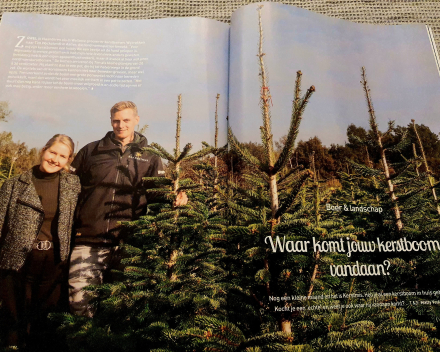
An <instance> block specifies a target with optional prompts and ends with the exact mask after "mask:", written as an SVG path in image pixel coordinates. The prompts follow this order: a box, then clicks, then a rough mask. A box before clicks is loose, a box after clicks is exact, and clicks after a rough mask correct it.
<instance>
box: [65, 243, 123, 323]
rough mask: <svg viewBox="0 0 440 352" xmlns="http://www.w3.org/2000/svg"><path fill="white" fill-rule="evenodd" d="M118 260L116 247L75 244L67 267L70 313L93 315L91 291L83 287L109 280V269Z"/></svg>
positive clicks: (118, 255) (117, 262) (110, 277)
mask: <svg viewBox="0 0 440 352" xmlns="http://www.w3.org/2000/svg"><path fill="white" fill-rule="evenodd" d="M120 261H121V258H120V250H119V248H118V247H90V246H85V245H77V246H75V247H74V248H73V251H72V254H71V257H70V268H69V304H70V311H71V313H72V314H75V315H81V316H86V317H93V315H94V314H95V311H96V306H94V305H92V304H90V300H91V299H92V298H93V293H92V292H88V291H87V290H84V288H85V287H86V286H89V285H100V284H102V283H104V282H111V281H112V274H111V269H118V268H119V265H120Z"/></svg>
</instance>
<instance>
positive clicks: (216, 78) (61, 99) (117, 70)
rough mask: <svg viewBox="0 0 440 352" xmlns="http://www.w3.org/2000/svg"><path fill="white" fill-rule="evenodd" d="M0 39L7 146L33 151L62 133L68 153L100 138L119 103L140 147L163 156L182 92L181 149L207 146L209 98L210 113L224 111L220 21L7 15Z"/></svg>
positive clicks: (224, 42)
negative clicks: (140, 134)
mask: <svg viewBox="0 0 440 352" xmlns="http://www.w3.org/2000/svg"><path fill="white" fill-rule="evenodd" d="M0 35H1V54H0V63H1V66H0V67H1V68H0V81H1V86H0V101H2V104H4V105H3V106H4V110H7V111H11V113H10V115H9V116H8V117H7V118H6V120H7V122H5V123H3V122H2V125H1V129H2V130H3V131H7V132H11V133H12V137H13V140H14V141H21V142H25V143H26V145H27V146H28V147H29V148H34V147H35V148H41V147H42V146H44V144H45V143H46V141H47V140H48V139H49V138H50V137H52V135H54V134H55V133H64V134H68V135H69V136H71V137H72V139H73V140H74V141H75V143H77V146H76V148H77V150H78V149H79V148H81V147H83V146H84V145H85V144H87V143H89V142H92V141H95V140H98V139H101V138H102V137H103V136H104V135H105V133H106V132H107V131H109V130H110V129H111V126H110V123H109V121H110V119H109V117H110V112H109V111H110V108H111V107H112V106H113V105H114V104H115V103H117V102H119V101H125V100H129V101H133V102H134V103H135V104H136V105H137V107H138V112H139V116H140V122H139V125H140V127H142V126H144V125H148V128H147V129H146V130H145V135H146V137H147V138H148V140H149V141H150V143H151V142H157V143H160V144H161V145H162V146H163V147H164V148H166V149H167V150H169V149H171V148H172V147H173V146H174V132H175V121H176V112H177V97H178V95H179V94H182V118H183V122H182V134H181V136H182V137H181V138H182V141H181V142H182V145H185V144H186V143H189V142H191V143H192V144H193V148H194V149H195V150H198V149H200V148H201V142H202V141H204V140H206V141H207V142H208V143H213V139H214V117H213V116H214V110H215V104H216V95H217V94H220V95H221V99H220V100H219V113H222V114H225V113H224V111H226V106H227V68H228V26H227V25H226V24H223V23H220V22H217V21H213V20H207V19H202V18H186V19H184V18H180V19H160V20H148V21H144V20H133V21H125V20H113V19H103V18H94V19H90V18H75V17H64V16H50V15H37V14H20V13H7V14H5V15H4V16H3V19H2V23H1V34H0ZM5 104H6V105H5ZM223 130H224V128H223ZM221 137H222V138H223V140H225V137H224V133H222V135H221ZM223 143H224V142H223Z"/></svg>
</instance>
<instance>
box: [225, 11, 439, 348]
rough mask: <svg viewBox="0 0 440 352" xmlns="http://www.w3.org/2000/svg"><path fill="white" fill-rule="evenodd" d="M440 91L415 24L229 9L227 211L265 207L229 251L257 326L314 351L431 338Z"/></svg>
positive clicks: (413, 344)
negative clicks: (231, 193) (232, 169)
mask: <svg viewBox="0 0 440 352" xmlns="http://www.w3.org/2000/svg"><path fill="white" fill-rule="evenodd" d="M439 93H440V77H439V74H438V70H437V67H436V63H435V58H434V55H433V52H432V49H431V46H430V42H429V37H428V33H427V30H426V28H425V26H423V25H402V26H384V25H382V26H378V25H367V24H357V23H351V22H348V21H344V20H339V19H335V18H330V17H326V16H323V15H319V14H316V13H312V12H309V11H307V10H303V9H299V8H295V7H292V6H287V5H282V4H273V3H263V4H252V5H248V6H245V7H243V8H241V9H239V10H237V11H236V12H235V13H234V15H233V17H232V21H231V35H230V81H229V94H230V95H229V96H230V99H229V127H230V130H229V145H230V148H231V149H232V150H233V151H234V152H235V153H236V154H237V155H238V156H239V158H241V159H242V160H244V161H245V166H240V167H241V172H242V173H244V174H245V176H244V177H241V178H240V177H239V176H237V180H236V182H237V187H238V188H243V189H245V190H246V192H247V194H249V197H250V198H249V199H248V201H247V202H244V201H243V200H237V204H239V205H241V206H242V207H246V206H248V207H249V206H251V205H252V207H253V210H258V211H260V210H261V207H262V204H266V205H265V207H266V209H268V208H269V211H266V213H265V217H260V219H258V218H257V219H254V220H253V223H252V221H251V222H247V223H245V225H246V226H247V228H248V229H249V231H251V232H252V233H253V234H254V238H253V239H251V240H249V241H248V242H246V243H245V244H244V243H241V246H242V250H243V251H244V253H247V254H248V255H249V256H248V263H249V264H248V268H247V269H248V271H249V275H250V274H251V273H253V275H254V280H251V281H250V282H249V283H248V286H247V287H248V289H249V290H250V291H252V294H253V297H254V300H255V302H254V303H255V304H260V306H261V307H262V312H263V313H262V314H261V319H262V321H264V322H266V323H267V324H268V326H278V328H279V330H280V331H283V332H286V333H290V332H292V333H295V336H296V337H295V338H298V340H297V341H298V344H300V341H302V342H303V343H304V344H312V346H314V348H316V350H318V351H342V350H344V351H345V350H347V351H348V350H362V351H363V350H365V351H367V350H368V351H373V350H376V349H378V348H379V349H380V350H382V348H384V350H388V349H389V350H396V351H406V350H418V349H421V348H429V347H428V346H433V345H432V344H436V343H437V342H434V341H437V340H435V336H436V335H435V332H434V331H435V330H436V326H437V324H438V320H437V318H436V316H437V312H438V309H439V308H438V304H439V303H440V300H439V294H440V291H439V285H438V280H437V277H438V274H439V273H438V270H439V266H438V259H439V250H440V247H439V244H440V242H439V240H440V239H439V233H440V232H439V227H438V226H439V223H438V221H439V216H440V207H439V204H438V193H439V189H438V180H439V177H440V169H439V168H438V165H439V161H440V159H439V151H440V149H439V147H440V141H439V137H438V133H439V130H440V120H439V119H438V116H439V112H440V101H439V99H438V96H439ZM260 126H261V127H260ZM263 189H264V190H265V192H266V194H264V196H265V197H263V193H262V192H263ZM258 200H259V202H260V203H259V202H258ZM264 224H266V227H265V229H266V230H265V231H263V230H262V228H263V225H264ZM269 224H270V226H269ZM268 228H269V230H268ZM262 253H265V254H262ZM271 324H273V325H271ZM422 326H425V327H428V326H429V329H431V330H430V331H431V332H428V331H427V330H425V329H424V328H422ZM268 329H269V328H268ZM403 331H406V332H408V335H404V334H403ZM417 334H421V335H423V336H424V337H423V339H424V342H420V340H419V341H416V340H415V339H416V338H415V336H416V335H417ZM421 335H420V336H421ZM425 345H426V346H425ZM385 347H386V348H385Z"/></svg>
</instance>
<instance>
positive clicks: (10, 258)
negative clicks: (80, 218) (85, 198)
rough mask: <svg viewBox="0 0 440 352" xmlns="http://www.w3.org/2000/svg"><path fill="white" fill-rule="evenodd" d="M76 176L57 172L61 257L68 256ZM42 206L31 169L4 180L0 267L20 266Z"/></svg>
mask: <svg viewBox="0 0 440 352" xmlns="http://www.w3.org/2000/svg"><path fill="white" fill-rule="evenodd" d="M80 191H81V186H80V183H79V178H78V177H77V176H75V175H71V174H68V173H66V172H60V189H59V218H58V238H59V241H60V256H61V261H65V260H67V258H68V256H69V251H70V239H71V229H72V221H73V215H74V212H75V206H76V201H77V199H78V194H79V192H80ZM43 218H44V210H43V207H42V205H41V201H40V198H39V197H38V194H37V191H36V189H35V186H34V184H33V182H32V169H31V170H29V171H26V172H25V173H23V174H22V175H20V176H17V177H14V178H12V179H9V180H6V181H5V183H3V185H2V187H1V190H0V230H1V232H0V269H7V270H19V269H20V268H21V267H22V266H23V265H24V263H25V261H26V257H27V256H28V254H29V253H30V252H31V251H32V245H33V243H34V242H35V239H36V238H37V236H38V233H39V231H40V227H41V225H42V223H43Z"/></svg>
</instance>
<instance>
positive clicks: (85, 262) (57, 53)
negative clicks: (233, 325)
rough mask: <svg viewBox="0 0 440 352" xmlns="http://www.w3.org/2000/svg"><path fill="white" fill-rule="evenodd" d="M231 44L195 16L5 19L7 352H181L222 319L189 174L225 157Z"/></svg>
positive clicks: (1, 129)
mask: <svg viewBox="0 0 440 352" xmlns="http://www.w3.org/2000/svg"><path fill="white" fill-rule="evenodd" d="M228 40H229V26H228V25H227V24H224V23H220V22H217V21H214V20H209V19H203V18H172V19H160V20H145V21H144V20H139V21H138V20H136V21H125V20H114V19H102V18H75V17H63V16H47V15H37V14H19V13H11V14H4V15H3V18H2V23H1V27H0V167H1V169H0V186H1V189H0V204H1V205H0V208H1V209H0V350H1V351H3V350H4V348H6V350H8V351H10V350H26V351H57V352H58V351H95V352H96V351H121V352H122V351H133V352H134V351H141V350H153V349H155V348H163V349H171V350H175V347H176V346H182V347H184V346H186V343H187V342H188V341H186V340H188V339H189V338H190V336H191V334H192V332H191V331H190V330H191V328H192V327H191V326H188V325H185V324H187V323H188V322H189V321H192V320H194V317H195V316H198V315H202V316H206V314H201V313H204V312H205V310H206V311H207V312H220V313H221V314H223V312H224V308H223V307H222V308H221V309H220V308H219V307H220V306H219V305H218V299H217V297H213V292H216V295H218V296H221V303H222V306H224V305H225V302H226V299H225V288H224V287H223V286H220V285H219V284H218V282H220V279H221V280H222V282H224V275H220V276H219V275H218V273H222V272H223V271H221V270H218V269H216V266H215V265H214V264H213V263H212V262H213V261H214V259H215V260H217V263H219V261H218V255H219V254H220V253H222V252H221V249H218V248H214V249H213V245H212V244H211V243H210V241H211V239H210V236H211V235H212V231H213V229H217V227H218V226H220V225H218V224H217V223H216V221H217V222H218V217H216V216H214V217H213V216H212V213H213V208H212V207H213V206H212V203H211V202H209V199H208V197H207V196H206V194H205V193H203V192H202V191H200V190H199V189H203V187H202V186H203V179H202V178H201V177H202V175H203V174H206V175H207V176H206V178H205V179H206V182H211V183H210V184H212V183H213V182H216V181H215V180H216V176H215V173H213V170H214V168H213V167H212V166H210V165H207V164H205V165H198V166H197V165H195V164H202V161H206V162H208V163H209V162H210V160H211V157H210V156H209V155H208V154H210V153H214V154H216V155H217V154H218V153H219V151H218V149H220V147H222V146H224V145H225V144H226V113H227V89H228V86H227V82H228V50H229V47H228ZM133 103H134V104H135V105H134V104H133ZM110 110H112V111H110ZM58 134H61V136H60V135H58ZM54 135H58V136H55V137H53V136H54ZM65 135H67V136H68V137H66V136H65ZM144 136H145V137H144ZM69 137H70V138H71V139H73V143H74V144H75V145H74V146H73V143H72V141H71V140H70V139H69ZM48 141H49V142H48ZM147 141H148V142H147ZM202 142H206V143H205V144H204V145H202ZM46 143H47V144H46ZM75 154H76V155H75ZM73 158H74V160H73V162H72V163H71V164H70V171H71V173H68V172H63V169H65V168H68V167H69V163H70V162H71V161H72V159H73ZM215 158H216V157H215ZM212 159H214V156H212ZM191 165H194V166H191ZM212 165H213V166H215V165H216V161H215V162H213V163H212ZM208 174H209V175H213V177H212V178H209V177H208V176H209V175H208ZM206 189H211V190H212V187H208V185H207V186H206ZM208 206H209V208H208ZM214 207H215V205H214ZM221 226H223V225H221ZM221 226H220V230H218V229H217V230H216V233H220V234H221V233H222V230H221ZM123 245H124V247H123ZM201 278H203V281H202V280H201ZM219 278H220V279H219ZM68 289H69V290H68ZM209 292H211V293H209ZM67 298H69V300H68V299H67ZM49 313H50V315H49ZM223 316H224V314H223ZM102 324H103V325H102ZM202 335H203V334H202Z"/></svg>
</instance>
